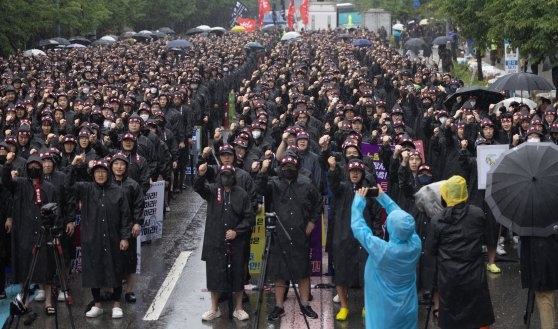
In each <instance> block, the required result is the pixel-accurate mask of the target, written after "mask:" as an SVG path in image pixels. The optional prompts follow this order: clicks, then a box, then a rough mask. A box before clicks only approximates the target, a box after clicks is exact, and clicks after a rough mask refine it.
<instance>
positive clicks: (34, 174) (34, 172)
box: [27, 168, 43, 179]
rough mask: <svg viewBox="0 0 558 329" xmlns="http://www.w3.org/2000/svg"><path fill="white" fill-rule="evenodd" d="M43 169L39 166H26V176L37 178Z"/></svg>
mask: <svg viewBox="0 0 558 329" xmlns="http://www.w3.org/2000/svg"><path fill="white" fill-rule="evenodd" d="M42 173H43V170H42V169H41V168H27V177H29V178H31V179H38V178H40V177H41V174H42Z"/></svg>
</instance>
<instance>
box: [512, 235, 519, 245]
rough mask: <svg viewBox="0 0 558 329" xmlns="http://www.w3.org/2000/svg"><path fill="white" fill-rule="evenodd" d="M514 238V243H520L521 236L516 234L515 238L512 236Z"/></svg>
mask: <svg viewBox="0 0 558 329" xmlns="http://www.w3.org/2000/svg"><path fill="white" fill-rule="evenodd" d="M512 240H513V243H514V244H518V243H519V236H518V235H514V236H513V238H512Z"/></svg>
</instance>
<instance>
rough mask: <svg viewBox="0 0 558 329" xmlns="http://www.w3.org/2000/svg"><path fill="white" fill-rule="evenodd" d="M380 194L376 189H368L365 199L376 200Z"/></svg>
mask: <svg viewBox="0 0 558 329" xmlns="http://www.w3.org/2000/svg"><path fill="white" fill-rule="evenodd" d="M379 194H380V190H379V189H378V188H377V187H369V188H368V191H366V197H367V198H376V197H377V196H378V195H379Z"/></svg>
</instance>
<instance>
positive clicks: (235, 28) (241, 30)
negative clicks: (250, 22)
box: [231, 25, 246, 32]
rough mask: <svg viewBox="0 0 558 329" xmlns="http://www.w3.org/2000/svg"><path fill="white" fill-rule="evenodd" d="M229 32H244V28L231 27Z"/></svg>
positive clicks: (239, 26) (238, 26)
mask: <svg viewBox="0 0 558 329" xmlns="http://www.w3.org/2000/svg"><path fill="white" fill-rule="evenodd" d="M231 32H246V28H245V27H244V26H241V25H237V26H233V28H232V29H231Z"/></svg>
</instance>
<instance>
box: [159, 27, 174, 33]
mask: <svg viewBox="0 0 558 329" xmlns="http://www.w3.org/2000/svg"><path fill="white" fill-rule="evenodd" d="M158 31H159V32H162V33H164V34H176V32H174V30H173V29H171V28H170V27H166V26H165V27H160V28H159V30H158Z"/></svg>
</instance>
